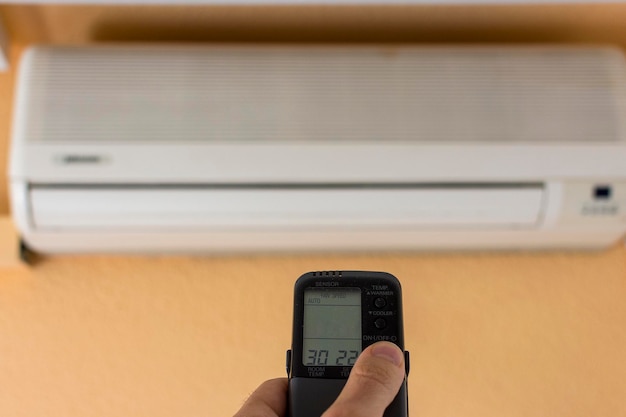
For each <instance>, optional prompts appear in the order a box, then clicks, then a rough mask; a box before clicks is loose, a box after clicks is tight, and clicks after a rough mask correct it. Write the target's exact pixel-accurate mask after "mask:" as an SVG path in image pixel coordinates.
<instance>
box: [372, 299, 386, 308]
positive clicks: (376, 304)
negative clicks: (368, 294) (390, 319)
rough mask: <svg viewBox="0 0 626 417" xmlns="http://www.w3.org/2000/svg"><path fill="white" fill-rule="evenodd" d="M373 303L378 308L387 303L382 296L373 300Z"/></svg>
mask: <svg viewBox="0 0 626 417" xmlns="http://www.w3.org/2000/svg"><path fill="white" fill-rule="evenodd" d="M374 305H375V306H376V307H378V308H383V307H384V306H386V305H387V301H385V299H384V298H381V297H378V298H377V299H376V300H374Z"/></svg>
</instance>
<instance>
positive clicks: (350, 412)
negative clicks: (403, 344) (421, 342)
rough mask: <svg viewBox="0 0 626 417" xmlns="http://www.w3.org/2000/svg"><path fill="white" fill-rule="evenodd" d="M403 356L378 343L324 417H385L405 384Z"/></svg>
mask: <svg viewBox="0 0 626 417" xmlns="http://www.w3.org/2000/svg"><path fill="white" fill-rule="evenodd" d="M404 377H405V371H404V354H403V353H402V351H401V350H400V348H398V347H397V346H396V345H394V344H393V343H389V342H378V343H375V344H374V345H372V346H370V347H368V348H367V349H365V350H364V351H363V353H361V355H360V356H359V359H358V360H357V361H356V363H355V364H354V367H353V368H352V371H351V372H350V377H349V378H348V382H346V386H345V387H344V389H343V391H341V394H339V397H337V400H336V401H335V402H334V403H333V405H331V406H330V408H328V410H326V412H325V413H324V414H323V417H347V416H350V417H382V415H383V413H384V412H385V409H386V408H387V407H388V406H389V404H391V401H393V399H394V398H395V396H396V395H397V394H398V391H399V390H400V386H401V385H402V381H404Z"/></svg>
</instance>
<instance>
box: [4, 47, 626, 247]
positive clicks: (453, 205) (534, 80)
mask: <svg viewBox="0 0 626 417" xmlns="http://www.w3.org/2000/svg"><path fill="white" fill-rule="evenodd" d="M10 188H11V195H12V211H13V216H14V218H15V220H16V223H17V225H18V228H19V231H20V232H21V235H22V236H23V239H24V241H25V243H26V245H28V246H29V247H31V248H32V249H34V250H37V251H41V252H92V251H99V252H100V251H103V252H155V251H156V252H216V251H221V252H229V251H242V250H243V251H273V250H281V251H284V250H286V251H298V250H318V251H319V250H321V251H335V250H413V249H467V248H489V249H515V248H600V247H606V246H607V245H610V244H612V243H614V242H616V241H617V240H619V239H621V238H622V237H623V236H624V234H625V232H626V65H625V60H624V57H623V55H622V54H621V53H620V52H619V51H618V50H615V49H611V48H597V47H562V46H545V47H539V46H517V47H504V46H502V47H500V46H498V47H478V46H472V47H415V46H391V45H382V46H301V45H299V46H247V45H236V46H233V45H224V46H210V47H204V46H202V47H200V46H198V47H193V46H175V45H172V46H115V45H112V46H89V47H36V48H34V49H30V50H28V51H27V52H26V53H25V54H24V56H23V59H22V62H21V69H20V71H19V81H18V86H17V93H16V104H15V120H14V131H13V142H12V154H11V169H10Z"/></svg>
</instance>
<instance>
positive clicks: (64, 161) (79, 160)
mask: <svg viewBox="0 0 626 417" xmlns="http://www.w3.org/2000/svg"><path fill="white" fill-rule="evenodd" d="M55 161H56V162H57V163H58V164H61V165H99V164H103V163H106V162H108V158H106V157H105V156H102V155H93V154H68V155H59V156H58V157H56V158H55Z"/></svg>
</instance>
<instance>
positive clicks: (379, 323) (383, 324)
mask: <svg viewBox="0 0 626 417" xmlns="http://www.w3.org/2000/svg"><path fill="white" fill-rule="evenodd" d="M374 326H376V328H377V329H384V328H385V327H387V322H386V321H385V319H383V318H379V319H376V321H375V322H374Z"/></svg>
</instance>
